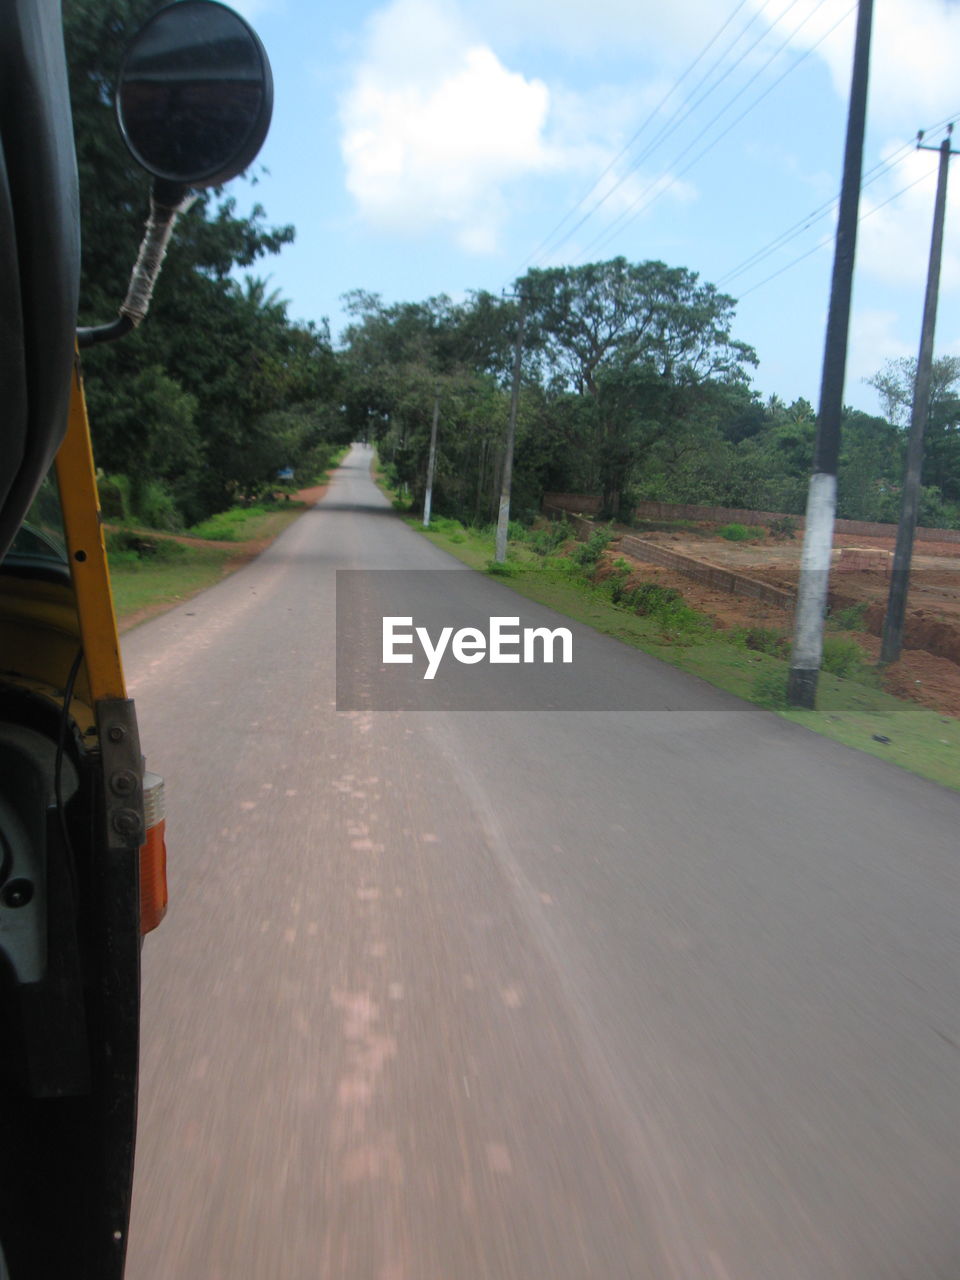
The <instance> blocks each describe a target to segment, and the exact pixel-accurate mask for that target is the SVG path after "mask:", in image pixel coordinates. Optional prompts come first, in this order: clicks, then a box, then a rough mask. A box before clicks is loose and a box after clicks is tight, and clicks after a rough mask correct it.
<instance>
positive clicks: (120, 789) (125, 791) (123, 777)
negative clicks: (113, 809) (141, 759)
mask: <svg viewBox="0 0 960 1280" xmlns="http://www.w3.org/2000/svg"><path fill="white" fill-rule="evenodd" d="M110 789H111V791H112V792H113V793H114V795H118V796H131V795H133V793H134V792H135V791H136V789H137V775H136V774H135V773H132V772H131V770H129V769H119V770H118V771H117V772H116V773H115V774H114V775H113V776H112V777H111V779H110Z"/></svg>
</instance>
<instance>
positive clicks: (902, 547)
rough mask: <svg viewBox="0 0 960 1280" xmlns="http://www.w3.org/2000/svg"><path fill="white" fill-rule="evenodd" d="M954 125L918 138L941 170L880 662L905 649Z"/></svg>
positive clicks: (938, 179) (920, 149) (890, 658)
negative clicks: (940, 136)
mask: <svg viewBox="0 0 960 1280" xmlns="http://www.w3.org/2000/svg"><path fill="white" fill-rule="evenodd" d="M952 134H953V125H950V126H949V127H948V129H947V136H946V137H945V138H944V140H943V142H941V144H940V146H939V147H925V146H923V145H922V139H923V134H922V133H918V134H917V150H918V151H939V152H940V170H939V173H938V175H937V198H936V201H935V202H934V209H933V235H932V236H931V238H930V265H929V267H928V269H927V292H926V297H925V298H924V300H923V326H922V328H921V331H920V354H919V355H918V357H917V376H916V381H915V382H914V384H913V409H912V411H911V414H910V440H909V442H908V444H907V472H906V476H905V477H904V481H903V493H902V497H901V506H900V525H899V527H898V529H897V546H896V550H895V551H894V554H893V574H892V576H891V578H890V595H889V598H888V600H887V613H886V617H885V618H884V620H883V641H882V644H881V647H880V661H881V663H887V662H896V660H897V659H898V658H899V657H900V650H901V649H902V647H903V619H904V615H905V613H906V611H907V592H908V590H909V588H910V561H911V559H912V557H913V535H914V533H915V531H916V528H917V510H918V508H919V506H920V473H921V472H922V470H923V433H924V430H925V429H926V425H927V416H928V414H929V412H930V381H931V376H932V373H933V334H934V330H935V329H936V325H937V298H938V295H939V292H940V261H941V259H942V257H943V223H944V217H945V215H946V210H947V172H948V170H949V168H950V157H951V156H955V155H960V152H957V151H951V149H950V139H951V136H952Z"/></svg>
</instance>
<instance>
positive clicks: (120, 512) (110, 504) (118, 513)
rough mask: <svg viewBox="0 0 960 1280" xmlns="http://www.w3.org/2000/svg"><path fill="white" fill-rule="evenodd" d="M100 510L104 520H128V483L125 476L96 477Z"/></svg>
mask: <svg viewBox="0 0 960 1280" xmlns="http://www.w3.org/2000/svg"><path fill="white" fill-rule="evenodd" d="M97 490H98V492H99V494H100V510H101V511H102V513H103V518H104V519H105V520H111V521H117V520H129V518H130V482H129V480H128V479H127V477H126V476H105V475H103V474H99V475H98V476H97Z"/></svg>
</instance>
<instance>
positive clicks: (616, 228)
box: [580, 0, 857, 259]
mask: <svg viewBox="0 0 960 1280" xmlns="http://www.w3.org/2000/svg"><path fill="white" fill-rule="evenodd" d="M825 3H826V0H820V3H819V4H818V5H817V7H816V9H814V10H812V11H811V12H810V13H809V14H808V15H807V17H806V18H805V19H804V20H803V22H802V23H800V26H799V27H797V28H796V29H795V30H794V31H793V32H792V34H791V36H790V37H788V39H787V40H785V41H784V43H783V44H781V45H780V46H779V48H778V49H777V50H776V52H775V53H774V54H772V55H771V57H770V58H768V59H767V61H766V62H765V63H764V65H763V66H762V67H761V68H760V69H759V70H758V71H757V72H756V73H755V74H754V75H753V76H751V78H750V80H749V81H748V82H747V84H746V85H744V86H743V88H741V89H740V90H738V92H737V93H736V94H735V95H734V97H733V98H731V99H730V101H729V102H728V103H727V105H726V106H725V107H724V108H723V109H722V110H721V111H720V112H718V113H717V114H716V115H715V116H714V118H713V120H711V122H710V124H709V125H708V126H707V128H708V129H710V128H712V126H713V125H714V124H716V122H717V121H718V120H719V119H720V116H721V115H723V114H724V112H726V111H727V109H728V108H729V107H730V106H732V104H733V103H734V102H735V101H736V99H737V98H739V97H740V96H741V94H742V93H743V92H744V91H745V90H746V89H748V88H749V87H750V85H751V84H752V83H753V82H754V81H755V80H756V79H757V78H758V77H759V76H760V75H762V73H763V72H764V71H766V69H767V68H768V67H769V66H770V64H771V63H772V62H773V61H774V60H775V59H776V58H778V57H779V56H780V54H781V53H782V52H783V50H784V48H785V47H786V46H787V44H789V42H790V40H791V39H792V38H793V36H795V35H796V33H797V31H799V30H800V27H802V26H804V25H805V24H806V23H807V22H809V21H810V19H811V18H812V17H813V16H814V14H815V13H817V11H818V10H819V9H821V8H822V7H823V5H824V4H825ZM856 7H857V6H856V4H854V5H853V6H852V7H851V8H850V9H848V10H847V12H846V13H845V14H844V15H843V16H842V17H841V18H839V19H838V20H837V21H836V22H835V23H834V24H833V26H832V27H831V28H830V29H829V30H828V31H826V32H824V34H823V35H822V36H821V37H820V39H819V40H818V41H817V42H816V43H815V44H813V45H811V46H810V48H809V49H807V50H805V52H804V53H802V54H801V55H800V57H799V58H797V59H796V60H795V61H794V62H792V63H791V64H790V66H789V67H787V68H786V69H785V70H784V71H782V72H781V74H780V75H779V76H777V78H776V79H775V80H774V81H773V82H772V83H771V84H769V85H768V86H767V88H766V89H764V91H763V93H761V94H760V95H759V97H757V98H755V99H754V101H753V102H752V103H751V104H750V105H749V106H748V107H747V108H746V109H745V110H743V111H741V113H740V114H739V115H738V116H737V117H736V119H734V120H732V121H731V123H730V124H729V125H727V127H726V128H725V129H723V130H722V131H721V132H720V133H718V134H717V135H716V136H715V137H714V138H713V139H712V140H711V141H710V142H709V143H708V144H707V145H706V146H705V147H704V148H703V149H702V150H701V151H699V152H698V153H697V154H696V155H695V156H694V158H693V159H692V160H691V161H690V163H689V164H688V165H686V166H685V167H684V168H683V169H681V170H680V171H679V172H678V173H675V174H673V176H672V177H671V178H670V179H669V181H666V182H664V179H665V178H666V174H661V175H660V177H658V178H656V179H655V180H654V181H653V182H652V183H650V184H648V185H647V186H646V187H645V188H644V190H643V191H642V192H641V193H640V195H639V196H638V197H637V198H636V200H634V201H633V203H632V204H631V205H630V206H629V207H628V208H627V209H625V210H624V211H623V212H622V213H621V214H620V215H619V216H618V217H617V218H616V219H615V221H614V222H613V224H612V225H611V226H609V227H607V228H606V229H605V230H604V231H602V232H601V233H600V234H599V235H598V236H596V237H595V238H594V239H593V240H591V242H590V243H589V244H588V245H587V247H586V248H585V249H584V250H583V252H582V253H581V255H580V256H581V259H582V258H584V257H586V255H587V254H588V253H590V252H591V250H592V249H593V248H594V247H595V246H600V247H602V246H603V245H605V244H608V243H609V242H610V241H611V240H612V239H613V238H614V236H616V235H618V234H619V233H620V232H621V231H622V230H623V229H624V228H625V227H627V226H629V225H630V223H631V222H634V221H635V220H636V219H637V218H638V217H639V216H640V214H641V213H644V212H645V211H646V210H647V209H648V208H649V207H650V205H652V204H653V203H654V201H656V200H659V198H660V197H661V196H662V195H664V194H665V192H667V191H669V190H670V188H671V187H672V186H674V185H675V184H676V183H677V182H679V180H680V179H681V178H682V177H683V175H684V174H685V173H689V172H690V170H691V169H692V168H693V167H694V165H696V164H698V163H699V162H700V161H701V160H702V159H703V157H704V156H705V155H707V154H708V153H709V152H711V151H712V150H713V149H714V147H715V146H716V145H717V143H718V142H720V141H721V139H723V138H725V137H726V136H727V134H728V133H730V132H731V131H732V130H733V129H735V128H736V126H737V125H738V124H739V123H740V122H741V120H743V119H745V118H746V117H747V116H748V115H749V114H750V113H751V112H752V111H754V110H756V108H757V107H758V106H759V105H760V103H761V102H762V101H763V100H764V98H766V97H767V96H768V95H769V94H771V93H772V92H773V90H774V89H776V88H777V86H778V85H779V84H781V83H782V82H783V81H784V80H785V79H786V78H787V76H788V75H790V74H791V73H792V72H793V71H796V69H797V67H799V66H800V65H801V63H803V62H804V61H805V60H806V59H807V58H809V56H810V55H811V54H812V53H813V52H814V51H815V50H816V49H817V48H818V47H819V46H820V45H821V44H823V42H824V40H826V39H827V38H828V37H829V36H831V35H832V34H833V32H834V31H836V29H837V28H838V27H839V26H841V25H842V23H844V22H845V21H846V20H847V18H849V17H850V15H851V14H852V13H853V12H854V11H855V10H856ZM694 146H696V142H691V143H690V144H689V145H688V146H687V147H685V148H684V150H683V151H681V152H680V154H679V155H678V156H676V157H674V161H673V163H674V164H676V162H677V161H678V160H681V159H683V157H684V156H685V155H687V154H688V152H689V151H690V150H691V149H692V148H693V147H694ZM660 184H663V185H660ZM651 192H652V193H653V194H652V195H651V194H650V193H651ZM648 195H649V196H650V198H649V199H648V200H646V202H645V203H641V202H642V201H644V197H646V196H648ZM638 206H639V207H638Z"/></svg>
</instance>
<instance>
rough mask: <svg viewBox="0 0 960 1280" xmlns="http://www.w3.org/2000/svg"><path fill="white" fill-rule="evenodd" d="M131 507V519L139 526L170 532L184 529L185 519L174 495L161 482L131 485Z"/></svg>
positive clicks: (149, 481) (151, 481) (150, 481)
mask: <svg viewBox="0 0 960 1280" xmlns="http://www.w3.org/2000/svg"><path fill="white" fill-rule="evenodd" d="M130 506H131V508H132V509H131V512H130V517H131V519H132V520H134V521H135V522H136V523H137V524H144V525H147V526H148V527H149V528H151V529H166V530H167V531H168V532H172V531H174V530H177V529H182V528H183V519H182V518H181V515H180V511H179V509H178V507H177V504H176V502H175V501H174V498H173V494H172V493H170V491H169V489H167V487H166V485H164V484H163V483H162V481H160V480H147V481H145V482H144V483H142V484H136V485H131V488H130Z"/></svg>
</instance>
